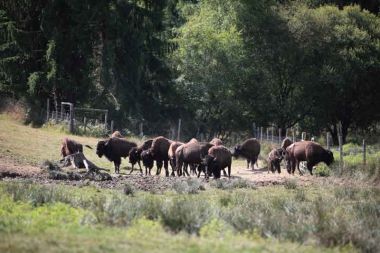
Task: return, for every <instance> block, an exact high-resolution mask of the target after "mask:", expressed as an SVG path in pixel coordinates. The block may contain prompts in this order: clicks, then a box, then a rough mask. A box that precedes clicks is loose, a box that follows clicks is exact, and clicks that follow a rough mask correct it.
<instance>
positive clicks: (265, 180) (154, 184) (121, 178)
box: [0, 155, 350, 191]
mask: <svg viewBox="0 0 380 253" xmlns="http://www.w3.org/2000/svg"><path fill="white" fill-rule="evenodd" d="M124 164H126V161H124ZM236 165H237V166H236ZM236 165H235V166H234V167H233V169H232V178H242V179H246V180H249V181H250V182H252V183H253V185H254V186H257V187H262V186H270V185H283V184H285V183H286V182H287V181H289V180H293V182H296V184H297V185H302V186H307V185H311V184H319V183H321V184H323V183H326V181H327V180H328V181H329V182H331V183H334V184H347V183H350V182H345V181H344V180H343V179H337V178H334V179H333V178H328V179H326V178H321V177H316V176H311V175H310V174H305V175H303V176H300V175H298V173H296V174H295V175H289V174H288V173H287V172H286V170H282V173H281V174H278V173H268V172H267V170H266V168H263V169H258V168H255V169H254V170H253V171H252V170H248V169H246V168H244V166H240V163H239V162H238V164H236ZM66 170H67V171H76V170H75V169H72V168H67V169H66ZM80 172H81V173H84V172H85V171H84V170H80ZM154 173H155V168H153V171H152V174H154ZM111 175H112V180H110V181H101V182H90V181H89V180H78V181H76V180H53V179H50V178H49V173H48V172H47V171H45V170H42V169H41V168H39V167H36V166H31V165H23V164H18V163H17V162H15V161H13V160H12V159H9V158H7V157H4V156H1V155H0V180H5V181H25V180H27V181H31V182H36V183H41V184H48V185H49V184H64V185H72V186H83V185H94V186H96V187H100V188H108V189H115V188H116V189H118V188H122V187H123V186H124V185H125V184H126V183H129V184H132V185H133V186H134V187H135V188H136V189H140V190H145V191H151V190H154V191H163V190H165V189H167V188H169V187H170V186H171V185H172V184H173V183H174V182H177V181H184V180H188V178H185V177H181V178H178V177H168V178H167V177H165V176H164V175H163V173H161V175H160V176H155V175H154V176H145V175H140V172H138V170H137V171H136V170H135V172H134V173H133V174H131V175H130V174H129V171H128V170H126V168H125V167H124V169H122V173H120V174H119V175H117V174H111ZM192 177H195V176H192ZM201 180H202V181H203V182H206V181H205V179H204V178H203V177H201ZM211 180H212V179H211Z"/></svg>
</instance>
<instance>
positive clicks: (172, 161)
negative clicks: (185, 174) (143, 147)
mask: <svg viewBox="0 0 380 253" xmlns="http://www.w3.org/2000/svg"><path fill="white" fill-rule="evenodd" d="M183 144H184V143H183V142H179V141H174V142H172V143H171V144H170V147H169V151H168V157H169V162H170V166H171V167H172V171H174V170H175V168H176V158H175V151H176V150H177V148H178V147H179V146H181V145H183Z"/></svg>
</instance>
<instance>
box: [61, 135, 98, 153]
mask: <svg viewBox="0 0 380 253" xmlns="http://www.w3.org/2000/svg"><path fill="white" fill-rule="evenodd" d="M85 146H86V147H88V148H90V149H92V147H90V146H88V145H85ZM78 152H80V153H83V145H82V144H80V143H78V142H76V141H74V140H71V139H69V138H67V137H65V138H63V140H62V146H61V155H62V157H63V158H65V157H66V156H68V155H73V154H75V153H78Z"/></svg>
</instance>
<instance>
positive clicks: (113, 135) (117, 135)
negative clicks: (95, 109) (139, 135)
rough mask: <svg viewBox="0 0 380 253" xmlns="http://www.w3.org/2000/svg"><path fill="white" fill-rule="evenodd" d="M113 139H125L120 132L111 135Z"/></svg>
mask: <svg viewBox="0 0 380 253" xmlns="http://www.w3.org/2000/svg"><path fill="white" fill-rule="evenodd" d="M112 137H117V138H124V136H122V135H121V133H120V132H119V131H115V132H113V133H112V135H111V138H112Z"/></svg>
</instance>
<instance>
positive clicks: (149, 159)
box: [141, 149, 153, 167]
mask: <svg viewBox="0 0 380 253" xmlns="http://www.w3.org/2000/svg"><path fill="white" fill-rule="evenodd" d="M141 160H142V162H143V164H144V166H145V167H153V156H152V153H151V152H150V150H149V149H148V150H144V151H143V152H142V153H141Z"/></svg>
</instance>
